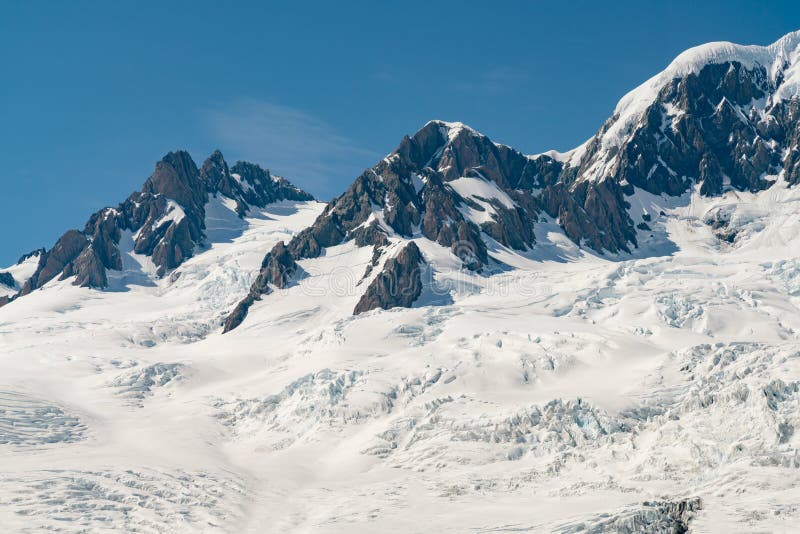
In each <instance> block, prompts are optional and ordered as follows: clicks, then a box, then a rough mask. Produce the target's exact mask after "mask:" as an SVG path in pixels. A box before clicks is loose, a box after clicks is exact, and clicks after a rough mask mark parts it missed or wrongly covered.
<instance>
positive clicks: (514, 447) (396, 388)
mask: <svg viewBox="0 0 800 534" xmlns="http://www.w3.org/2000/svg"><path fill="white" fill-rule="evenodd" d="M465 185H470V186H474V185H475V184H466V183H465ZM483 193H484V194H486V192H483ZM635 198H636V201H635V202H634V203H633V204H635V206H638V207H639V208H640V209H642V211H643V212H644V211H645V210H646V211H647V212H648V213H651V214H653V220H651V226H652V230H651V233H652V234H653V237H652V238H651V239H650V240H649V241H648V240H647V239H645V240H644V241H646V242H648V243H650V245H644V246H643V247H642V251H641V252H640V257H634V256H625V257H619V258H614V257H598V256H596V255H593V254H590V253H587V252H585V251H582V250H580V249H578V248H577V247H576V246H575V245H574V244H572V243H571V242H570V241H569V240H568V239H566V237H565V236H564V235H563V233H562V232H561V230H560V228H559V227H558V226H557V225H556V224H554V223H553V222H542V223H540V224H537V226H536V229H537V236H536V237H537V243H538V244H537V248H536V249H535V252H534V251H531V252H529V253H525V254H519V253H515V252H513V251H511V250H509V249H505V248H504V247H502V246H500V245H496V246H495V247H494V249H493V250H491V251H490V253H491V254H492V255H493V256H494V257H495V258H501V259H503V261H505V263H506V264H507V265H509V266H510V267H513V268H510V269H505V270H498V271H497V272H496V273H494V274H491V275H478V274H474V273H471V272H469V271H465V270H458V269H456V268H455V267H456V266H457V263H458V262H456V261H455V260H454V259H453V257H452V256H451V255H450V254H449V253H448V252H447V250H446V249H444V248H443V247H440V246H438V245H435V244H432V243H431V242H428V241H426V240H424V239H419V240H418V244H419V246H420V248H421V250H422V252H423V254H424V255H425V257H426V260H427V261H428V262H429V263H430V264H432V265H434V266H435V268H432V269H431V270H430V272H429V276H430V279H429V280H427V282H428V288H429V289H428V294H426V295H424V296H423V298H422V299H421V300H420V302H419V303H418V305H417V306H416V307H414V308H412V309H394V310H390V311H373V312H369V313H366V314H362V315H359V316H355V317H354V316H352V315H351V312H352V309H353V306H354V305H355V303H356V302H357V300H358V298H359V296H360V294H361V292H362V291H363V287H364V285H365V284H366V283H367V281H366V280H362V276H363V274H364V268H365V266H366V265H367V263H368V262H369V261H370V256H371V250H370V249H369V248H368V247H365V248H361V249H359V248H357V247H355V246H353V245H352V243H350V244H344V245H340V246H338V247H333V248H331V249H328V250H327V251H326V252H325V254H324V255H323V256H321V257H319V258H316V259H310V260H303V261H302V262H301V268H302V272H301V273H299V274H298V275H297V279H296V284H294V285H293V286H292V287H290V288H289V289H281V290H276V291H275V292H274V293H273V294H271V295H270V296H269V298H265V299H264V300H262V301H261V302H257V303H256V304H255V305H254V306H253V307H252V309H251V312H250V315H249V316H248V320H247V321H246V322H245V323H244V324H243V325H242V326H241V327H240V328H238V329H237V330H235V331H233V332H231V333H229V334H226V335H224V336H223V335H221V334H220V330H219V328H218V324H219V321H220V320H221V318H222V317H223V316H224V313H225V312H227V311H229V309H230V307H231V306H232V305H233V304H234V303H235V302H236V301H237V300H238V299H239V298H241V296H242V295H243V294H244V292H246V291H247V288H248V287H249V285H250V283H251V281H252V277H253V276H254V275H255V272H256V271H257V269H258V265H259V261H260V259H261V257H262V255H263V253H264V250H265V249H268V248H270V247H271V246H272V244H273V243H274V242H276V241H277V240H279V239H286V238H287V237H288V236H289V235H290V234H291V233H293V232H296V231H298V230H299V229H301V228H303V227H305V226H307V225H308V224H310V222H311V221H312V220H313V218H314V217H315V216H316V215H317V214H318V213H319V212H320V210H321V208H322V205H321V204H318V203H281V204H277V205H272V206H269V207H268V208H266V209H265V210H263V211H261V212H259V213H257V214H253V215H254V216H253V217H249V218H247V219H246V220H244V221H240V220H239V219H237V218H236V217H235V216H234V215H232V212H231V211H230V209H229V208H230V207H226V206H225V205H224V203H221V202H220V203H218V204H217V205H215V206H213V207H212V208H210V209H208V210H207V211H208V214H207V221H206V225H207V228H208V233H209V236H210V238H211V237H212V236H213V239H212V240H215V241H217V242H216V243H214V244H213V245H212V246H211V247H210V248H209V249H208V250H206V251H203V252H201V253H199V254H197V255H196V256H195V257H194V258H192V259H191V260H189V261H187V262H186V263H185V264H184V265H182V266H181V267H180V268H179V269H178V270H177V271H176V272H175V273H173V274H172V275H171V276H167V277H165V278H164V279H161V280H158V279H155V278H153V277H152V276H150V274H148V273H149V272H151V271H150V268H149V267H148V266H147V265H145V262H144V260H143V259H142V258H139V257H136V255H135V254H133V253H132V252H130V251H128V252H127V253H126V256H127V257H126V259H125V265H126V270H125V272H124V274H123V275H122V276H121V278H120V279H118V280H115V282H114V283H115V285H114V289H115V290H114V291H106V292H98V291H94V290H90V289H85V288H78V287H74V286H72V285H70V284H69V281H68V280H66V281H63V282H52V283H51V284H50V285H49V286H48V287H46V288H45V289H44V290H42V291H36V292H34V293H32V294H31V295H29V296H27V297H26V298H24V299H20V300H19V301H17V302H14V303H12V304H11V305H9V306H6V307H4V308H2V309H0V344H2V348H3V350H2V351H0V377H2V378H0V524H2V525H3V526H4V529H5V530H7V531H25V530H28V531H38V530H42V529H47V528H50V529H61V530H66V531H81V530H87V531H92V532H95V531H97V532H102V531H109V532H111V531H120V530H124V531H141V532H175V531H178V532H183V531H185V532H190V531H205V532H287V531H291V532H342V531H347V532H380V531H387V532H388V531H391V532H396V531H406V532H423V531H432V530H435V531H440V532H465V531H477V532H488V531H492V532H497V531H500V532H503V531H534V532H540V531H553V532H580V531H585V530H588V531H603V530H604V529H605V530H611V531H622V532H626V531H631V532H636V531H643V530H642V529H644V531H657V529H658V528H667V527H668V526H670V525H672V526H674V525H677V524H679V522H680V521H683V520H684V519H686V518H689V517H692V519H691V522H690V523H689V524H690V526H691V527H692V531H694V532H752V531H761V532H790V531H791V530H792V529H793V528H794V525H796V524H797V522H798V521H800V509H798V507H797V504H796V503H797V502H798V499H800V470H798V468H799V467H800V456H798V452H797V451H798V445H800V441H798V440H800V438H799V437H798V435H797V434H796V432H795V428H797V425H798V424H800V411H799V410H798V408H800V353H799V352H798V351H797V339H798V331H800V330H799V329H800V314H798V308H797V306H798V302H800V301H799V300H798V298H799V296H800V289H799V288H800V261H798V259H797V258H798V245H797V244H796V240H793V239H792V238H793V237H794V236H795V235H797V233H798V230H800V227H799V226H800V222H798V219H797V217H796V216H792V215H793V214H796V213H798V211H800V206H798V201H800V193H798V192H797V190H796V189H789V188H786V187H785V185H784V184H781V183H779V184H777V185H776V186H775V187H774V188H772V189H770V190H768V191H765V192H762V193H759V194H742V193H733V192H731V193H728V194H726V195H725V196H723V197H721V198H717V199H708V198H701V197H699V196H697V195H687V196H686V197H683V198H680V199H669V201H668V200H667V199H665V198H662V197H655V196H652V195H648V194H646V193H643V192H638V193H637V195H636V197H635ZM719 209H728V210H732V211H733V214H734V215H735V216H733V217H731V218H730V220H731V221H732V222H731V224H734V225H736V229H737V230H738V234H737V238H736V240H734V241H733V242H732V243H728V242H722V241H721V240H720V239H718V238H717V237H715V235H714V234H713V231H712V229H711V228H710V227H709V226H708V225H707V224H705V223H703V220H704V217H706V216H707V214H708V213H709V212H711V211H714V210H719ZM661 212H663V213H664V214H663V215H660V213H661ZM632 213H633V212H632ZM665 243H671V246H670V247H667V246H666V245H665ZM647 246H650V247H651V248H650V249H649V250H645V249H646V248H647ZM567 260H568V261H567ZM451 268H452V269H451ZM43 370H46V372H43ZM681 503H683V504H681ZM679 509H680V510H683V512H680V510H679ZM676 510H679V511H676ZM681 514H683V515H681ZM686 520H687V521H688V519H686ZM593 529H594V530H593ZM626 529H627V530H626ZM637 529H638V530H637Z"/></svg>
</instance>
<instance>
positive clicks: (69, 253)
mask: <svg viewBox="0 0 800 534" xmlns="http://www.w3.org/2000/svg"><path fill="white" fill-rule="evenodd" d="M237 171H238V173H240V174H237ZM218 195H222V196H224V197H227V198H229V199H231V200H233V201H235V203H236V212H237V213H238V215H239V216H240V217H244V216H245V215H246V214H247V212H248V210H250V209H251V208H261V207H264V206H266V205H267V204H269V203H272V202H276V201H280V200H296V201H303V200H311V199H312V197H311V195H309V194H308V193H306V192H305V191H303V190H301V189H299V188H297V187H296V186H294V185H292V184H291V183H290V182H288V181H287V180H285V179H283V178H277V177H272V176H270V174H269V171H266V170H264V169H262V168H261V167H259V166H258V165H255V164H251V163H245V162H239V163H237V164H236V165H234V167H233V168H232V169H229V168H228V164H227V163H226V162H225V159H224V157H223V156H222V153H221V152H220V151H218V150H217V151H215V152H214V153H212V154H211V156H209V158H208V159H207V160H206V161H205V162H204V163H203V165H202V167H201V168H200V169H198V168H197V165H196V164H195V162H194V160H193V159H192V157H191V156H190V155H189V153H188V152H186V151H183V150H178V151H175V152H170V153H168V154H167V155H165V156H164V157H163V158H162V159H161V160H160V161H158V162H157V163H156V165H155V168H154V170H153V174H152V175H151V176H150V177H149V178H147V180H146V181H145V182H144V184H143V186H142V190H141V191H137V192H134V193H133V194H131V195H130V196H129V197H128V199H126V200H125V201H124V202H122V203H121V204H119V205H118V206H116V207H114V208H104V209H102V210H100V211H98V212H96V213H94V214H93V215H92V216H91V217H90V218H89V220H88V221H87V223H86V225H85V227H84V229H83V230H82V231H79V230H70V231H68V232H66V233H65V234H64V235H63V236H61V237H60V238H59V239H58V241H57V242H56V244H55V245H54V246H53V248H52V249H50V250H47V251H40V252H39V264H38V267H37V269H36V271H35V272H34V273H33V275H32V276H31V277H30V278H29V279H28V280H27V281H25V283H24V285H23V286H22V289H21V290H20V292H19V293H18V294H17V295H15V296H14V297H13V298H16V297H18V296H22V295H25V294H27V293H29V292H31V291H33V290H35V289H38V288H40V287H42V286H43V285H44V284H46V283H47V282H49V281H50V280H52V279H53V278H56V277H60V279H66V278H74V280H73V282H74V283H75V284H76V285H80V286H87V287H95V288H103V287H106V286H107V284H108V279H107V276H106V271H107V270H120V269H122V257H121V251H120V240H121V239H122V237H123V232H127V233H129V235H130V236H131V239H132V240H133V251H134V252H135V253H137V254H142V255H146V256H149V257H150V258H151V260H152V261H153V263H154V264H155V265H156V268H157V270H156V274H157V275H159V276H163V275H164V274H166V273H167V272H168V271H169V270H171V269H174V268H176V267H178V266H179V265H180V264H181V263H183V262H184V261H185V260H186V259H188V258H190V257H191V256H192V255H193V254H194V253H195V250H196V249H197V248H198V247H199V246H200V245H202V244H203V243H204V241H205V216H206V205H207V204H208V202H209V201H210V200H211V199H212V197H216V196H218ZM23 259H24V258H23ZM8 300H11V299H7V300H6V301H4V302H2V303H0V304H4V303H6V302H7V301H8Z"/></svg>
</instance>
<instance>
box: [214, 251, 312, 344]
mask: <svg viewBox="0 0 800 534" xmlns="http://www.w3.org/2000/svg"><path fill="white" fill-rule="evenodd" d="M297 269H298V265H297V263H296V262H295V261H294V257H293V256H292V254H291V253H290V252H289V249H288V248H287V247H286V245H285V244H284V242H283V241H280V242H279V243H278V244H277V245H275V246H274V247H272V250H271V251H269V252H268V253H267V255H266V256H265V257H264V260H263V261H262V262H261V270H260V272H259V273H258V277H257V278H256V280H255V282H253V285H252V287H251V288H250V292H249V293H248V294H247V296H246V297H245V298H244V299H243V300H242V301H241V302H239V304H238V305H237V306H236V308H235V309H234V310H233V312H231V314H230V315H228V317H227V318H226V319H225V323H224V324H223V333H224V332H229V331H231V330H233V329H234V328H236V327H237V326H239V325H240V324H242V321H244V318H245V317H246V316H247V311H248V310H249V309H250V306H251V305H252V304H253V302H255V301H256V300H260V299H261V295H268V294H269V293H272V287H271V286H275V287H277V288H284V287H287V286H288V285H289V279H290V278H291V277H292V275H294V274H295V272H297Z"/></svg>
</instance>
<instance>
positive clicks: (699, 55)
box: [603, 30, 800, 148]
mask: <svg viewBox="0 0 800 534" xmlns="http://www.w3.org/2000/svg"><path fill="white" fill-rule="evenodd" d="M799 58H800V30H798V31H795V32H792V33H789V34H787V35H785V36H783V37H781V38H780V39H779V40H777V41H775V42H774V43H772V44H770V45H768V46H758V45H739V44H735V43H731V42H727V41H720V42H714V43H707V44H703V45H700V46H696V47H694V48H690V49H688V50H686V51H685V52H683V53H681V54H680V55H678V57H676V58H675V59H674V60H673V61H672V63H670V64H669V66H667V68H666V69H664V70H663V71H661V72H660V73H658V74H656V75H655V76H653V77H652V78H650V79H649V80H647V81H646V82H644V83H643V84H642V85H640V86H639V87H637V88H636V89H634V90H632V91H630V92H629V93H628V94H626V95H625V96H623V97H622V98H621V99H620V101H619V103H618V104H617V106H616V108H615V109H614V114H615V115H617V116H618V118H617V119H616V121H615V123H614V124H613V125H612V126H611V127H610V128H609V129H608V130H607V131H606V132H605V134H604V135H603V147H604V148H608V147H611V146H616V145H619V144H620V143H621V142H622V140H623V138H624V134H625V133H626V132H627V131H628V130H629V129H630V127H631V126H632V125H633V124H634V123H635V122H636V120H637V119H638V118H639V117H640V116H641V114H642V113H643V112H644V111H645V110H646V109H647V107H648V106H649V105H650V104H652V103H653V101H654V100H655V99H656V97H657V96H658V92H659V91H660V90H661V89H662V88H663V87H664V86H665V85H666V84H667V83H669V82H670V81H671V80H673V79H675V78H682V77H685V76H688V75H690V74H696V73H698V72H699V71H700V70H702V68H703V67H705V66H706V65H711V64H718V63H726V62H729V61H730V62H734V61H735V62H739V63H741V64H742V66H744V67H745V68H748V69H752V68H754V67H756V66H763V67H764V68H765V69H766V71H767V74H768V76H769V78H770V81H772V82H778V81H780V85H779V86H778V88H777V89H776V92H775V96H774V101H778V100H784V99H789V98H792V97H795V96H797V95H798V93H800V61H798V59H799Z"/></svg>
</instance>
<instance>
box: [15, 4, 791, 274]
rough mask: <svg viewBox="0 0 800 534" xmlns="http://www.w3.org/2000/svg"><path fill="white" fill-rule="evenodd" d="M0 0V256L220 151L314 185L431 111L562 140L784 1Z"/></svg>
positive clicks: (42, 240) (769, 17) (520, 141)
mask: <svg viewBox="0 0 800 534" xmlns="http://www.w3.org/2000/svg"><path fill="white" fill-rule="evenodd" d="M229 4H230V5H225V4H223V3H221V2H204V1H193V2H164V1H162V2H146V1H140V2H132V1H129V2H123V1H120V2H99V1H98V2H83V1H75V2H57V1H51V2H36V1H31V2H7V3H5V5H4V6H3V15H2V17H0V66H2V75H1V77H0V161H2V166H0V186H1V187H0V235H1V236H2V239H0V265H7V264H10V263H13V262H14V261H16V259H17V258H18V257H19V255H20V254H21V253H23V252H27V251H29V250H31V249H34V248H37V247H40V246H46V247H50V246H52V244H53V243H54V241H55V240H56V239H57V237H58V236H59V235H60V234H61V233H62V232H63V231H65V230H66V229H68V228H72V227H82V226H83V224H84V223H85V221H86V219H87V218H88V216H89V215H90V214H91V213H92V212H94V211H96V210H97V209H100V208H102V207H104V206H106V205H114V204H116V203H118V202H119V201H121V200H123V199H124V198H125V197H126V196H127V195H128V194H129V193H130V192H131V191H133V190H136V189H138V188H139V187H140V186H141V184H142V182H143V181H144V180H145V179H146V178H147V176H149V174H150V172H151V171H152V168H153V164H154V163H155V161H157V160H158V159H159V158H161V157H162V156H163V155H164V154H165V153H166V152H168V151H169V150H173V149H177V148H186V149H187V150H189V151H190V152H191V153H192V155H193V157H194V158H195V160H196V161H197V162H198V164H199V163H201V162H202V160H203V159H204V157H205V156H206V155H207V154H209V153H210V152H211V151H212V150H213V149H214V148H220V149H221V150H222V151H223V153H224V154H225V156H226V159H228V160H229V161H230V162H233V161H235V160H237V159H247V160H250V161H256V162H258V163H261V164H262V165H264V166H265V167H268V168H270V169H272V170H273V171H274V172H276V173H279V174H283V175H285V176H287V177H288V178H289V179H291V180H293V181H295V182H296V183H297V184H298V185H300V186H301V187H304V188H306V189H308V190H309V191H311V192H312V193H314V194H315V195H317V196H319V197H320V198H323V199H329V198H330V197H332V196H335V195H337V194H339V193H340V192H341V191H342V190H343V189H344V188H345V187H346V186H347V184H349V182H350V181H352V180H353V178H355V177H356V176H357V174H358V173H359V172H360V171H361V170H362V169H364V168H366V167H368V166H371V165H372V164H373V163H374V162H375V161H376V160H377V159H378V158H380V157H382V156H383V155H384V154H386V153H387V152H389V151H391V150H392V149H393V148H394V147H395V146H396V145H397V143H398V142H399V140H400V139H401V138H402V136H403V135H404V134H407V133H412V132H413V131H415V130H416V129H418V128H419V127H421V126H422V125H423V124H424V123H425V122H426V121H427V120H429V119H433V118H440V119H445V120H453V121H461V122H465V123H467V124H470V125H471V126H473V127H475V128H477V129H478V130H480V131H482V132H483V133H485V134H487V135H489V136H490V137H492V138H493V139H494V140H496V141H499V142H503V143H506V144H509V145H512V146H514V147H516V148H518V149H520V150H522V151H524V152H526V153H536V152H541V151H544V150H547V149H551V148H555V149H559V150H566V149H569V148H571V147H573V146H575V145H577V144H579V143H581V142H582V141H584V140H585V139H586V138H587V137H589V136H590V135H591V134H592V133H593V132H594V131H595V130H596V129H597V128H598V127H599V126H600V125H601V124H602V122H603V120H604V119H605V118H606V117H607V116H608V115H609V114H610V113H611V111H612V110H613V108H614V105H615V104H616V101H617V100H618V99H619V98H620V97H621V96H622V95H623V94H624V93H626V92H627V91H628V90H630V89H632V88H633V87H635V86H636V85H638V84H639V83H641V82H642V81H644V80H645V79H647V78H648V77H649V76H651V75H653V74H655V73H656V72H658V71H660V70H661V69H663V68H664V67H665V66H666V65H667V64H668V63H669V62H670V60H671V59H672V58H673V57H674V56H675V55H677V54H678V53H680V52H681V51H682V50H684V49H686V48H688V47H691V46H694V45H697V44H701V43H704V42H708V41H718V40H729V41H734V42H740V43H747V44H751V43H754V44H767V43H770V42H772V41H774V40H776V39H778V38H779V37H780V36H782V35H783V34H785V33H787V32H789V31H792V30H795V29H800V3H798V2H769V3H768V2H739V1H726V2H702V3H700V2H696V1H692V2H682V1H678V2H652V3H646V2H613V3H600V2H585V3H584V2H573V3H565V2H502V1H493V2H486V1H485V0H484V1H481V2H471V1H465V0H462V1H458V2H434V1H431V0H428V1H427V2H416V1H411V0H406V1H403V2H396V3H389V2H302V1H297V2H280V3H278V2H274V3H271V2H253V3H249V2H231V3H229Z"/></svg>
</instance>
